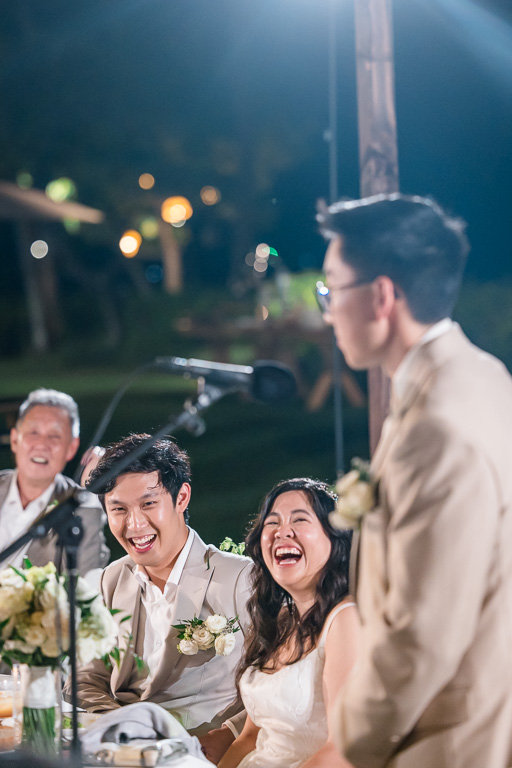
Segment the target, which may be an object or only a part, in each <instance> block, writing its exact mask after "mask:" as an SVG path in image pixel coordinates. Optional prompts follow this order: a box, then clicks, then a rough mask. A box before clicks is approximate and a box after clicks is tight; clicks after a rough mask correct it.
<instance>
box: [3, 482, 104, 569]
mask: <svg viewBox="0 0 512 768" xmlns="http://www.w3.org/2000/svg"><path fill="white" fill-rule="evenodd" d="M13 473H14V470H12V469H7V470H4V471H2V472H0V507H1V506H2V504H3V503H4V501H5V499H6V497H7V494H8V492H9V486H10V483H11V479H12V476H13ZM75 488H79V486H78V485H77V484H76V483H75V482H74V481H73V480H70V479H69V477H65V476H64V475H61V474H58V475H56V476H55V490H54V492H53V496H52V498H51V499H50V503H51V502H52V501H64V499H66V498H67V497H68V496H69V495H70V493H71V491H72V490H74V489H75ZM84 493H85V494H86V501H85V503H83V504H82V505H81V506H80V507H78V509H77V510H76V511H77V514H79V515H80V517H81V518H82V522H83V526H84V538H83V539H82V542H81V544H80V550H79V553H78V570H79V572H80V574H81V575H82V576H84V575H85V574H86V573H87V571H90V570H91V569H92V568H103V567H104V566H105V565H106V564H107V562H108V557H109V554H110V553H109V550H108V547H107V545H106V543H105V536H104V534H103V529H104V527H105V524H106V522H107V520H106V516H105V513H104V511H103V509H102V507H101V504H100V502H99V499H98V497H97V496H95V495H94V494H92V493H88V492H87V491H85V490H84ZM1 547H2V543H1V536H0V548H1ZM26 556H27V557H28V559H29V560H30V561H31V563H32V564H33V565H46V563H48V562H49V561H50V560H51V561H52V562H56V560H57V537H56V535H55V534H54V533H53V532H51V533H49V534H48V535H47V536H45V537H44V538H43V539H34V541H32V543H31V544H30V546H29V548H28V550H27V555H26ZM0 567H1V564H0Z"/></svg>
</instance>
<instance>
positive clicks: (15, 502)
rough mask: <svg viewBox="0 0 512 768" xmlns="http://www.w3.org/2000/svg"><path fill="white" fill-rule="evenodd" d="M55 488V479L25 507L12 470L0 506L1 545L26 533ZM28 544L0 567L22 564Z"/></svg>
mask: <svg viewBox="0 0 512 768" xmlns="http://www.w3.org/2000/svg"><path fill="white" fill-rule="evenodd" d="M54 490H55V480H54V481H53V483H51V485H49V486H48V488H46V489H45V490H44V491H43V493H42V494H41V495H40V496H38V497H37V499H34V500H33V501H31V502H29V503H28V504H27V506H26V507H25V508H23V504H22V503H21V498H20V492H19V490H18V473H17V471H16V470H15V471H14V472H13V475H12V478H11V483H10V485H9V491H8V493H7V496H6V497H5V501H4V503H3V504H2V506H1V508H0V531H1V532H2V535H1V538H2V547H7V546H9V544H12V543H13V541H16V539H17V538H18V537H19V536H21V535H22V534H24V533H26V531H27V530H28V529H29V528H30V526H31V525H32V523H33V522H34V521H35V520H36V518H38V517H39V515H40V514H41V512H43V511H44V510H45V509H46V507H47V506H48V504H49V503H50V500H51V498H52V496H53V492H54ZM29 546H30V542H28V543H27V544H25V546H24V547H23V549H22V550H20V551H19V552H17V553H16V554H14V555H11V557H10V558H8V559H7V560H4V562H3V563H2V565H1V567H2V568H6V567H7V566H8V565H14V566H16V567H19V566H21V565H22V564H23V558H24V557H25V554H26V552H27V550H28V548H29Z"/></svg>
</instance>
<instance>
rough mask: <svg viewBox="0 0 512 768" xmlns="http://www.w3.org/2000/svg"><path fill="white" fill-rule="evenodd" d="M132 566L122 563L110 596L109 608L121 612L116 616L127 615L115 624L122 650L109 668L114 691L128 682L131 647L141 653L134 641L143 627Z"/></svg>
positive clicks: (137, 640)
mask: <svg viewBox="0 0 512 768" xmlns="http://www.w3.org/2000/svg"><path fill="white" fill-rule="evenodd" d="M132 567H133V564H132V565H130V564H129V563H126V564H125V565H124V567H123V570H122V572H121V574H120V575H119V579H118V582H117V586H116V589H115V592H114V594H113V596H112V608H121V607H122V613H120V614H116V615H118V616H119V621H121V619H122V618H123V617H124V616H126V613H128V615H129V618H128V619H127V620H126V621H123V623H122V624H120V625H119V639H118V645H119V648H120V649H121V652H122V653H121V663H120V664H119V666H117V664H115V663H114V665H113V667H112V675H111V687H112V690H113V691H114V692H115V691H117V690H119V689H121V688H125V687H127V685H128V681H129V680H130V678H131V676H132V673H133V666H134V660H133V650H134V649H135V650H136V651H137V652H139V653H140V654H141V653H142V648H139V647H138V644H139V641H140V638H141V627H142V628H143V626H144V621H145V611H144V609H143V607H142V600H141V587H140V584H139V583H138V581H137V579H136V578H135V576H134V575H133V573H132ZM126 606H129V607H128V608H127V607H126ZM130 637H131V638H132V640H131V642H130Z"/></svg>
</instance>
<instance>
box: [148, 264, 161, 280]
mask: <svg viewBox="0 0 512 768" xmlns="http://www.w3.org/2000/svg"><path fill="white" fill-rule="evenodd" d="M144 274H145V275H146V280H147V281H148V283H161V282H162V280H163V277H164V271H163V269H162V267H161V266H160V264H150V265H149V266H148V267H146V269H145V270H144Z"/></svg>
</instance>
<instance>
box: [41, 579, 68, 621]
mask: <svg viewBox="0 0 512 768" xmlns="http://www.w3.org/2000/svg"><path fill="white" fill-rule="evenodd" d="M37 594H38V599H39V604H40V607H41V608H42V609H43V610H47V609H48V608H55V607H56V604H57V603H58V605H59V609H60V611H61V613H66V614H67V615H68V616H69V602H68V596H67V592H66V590H65V589H64V586H63V584H61V583H60V582H59V581H57V577H56V576H55V574H54V573H50V574H49V576H48V581H47V583H46V584H45V585H44V587H43V588H42V589H40V590H38V593H37Z"/></svg>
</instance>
